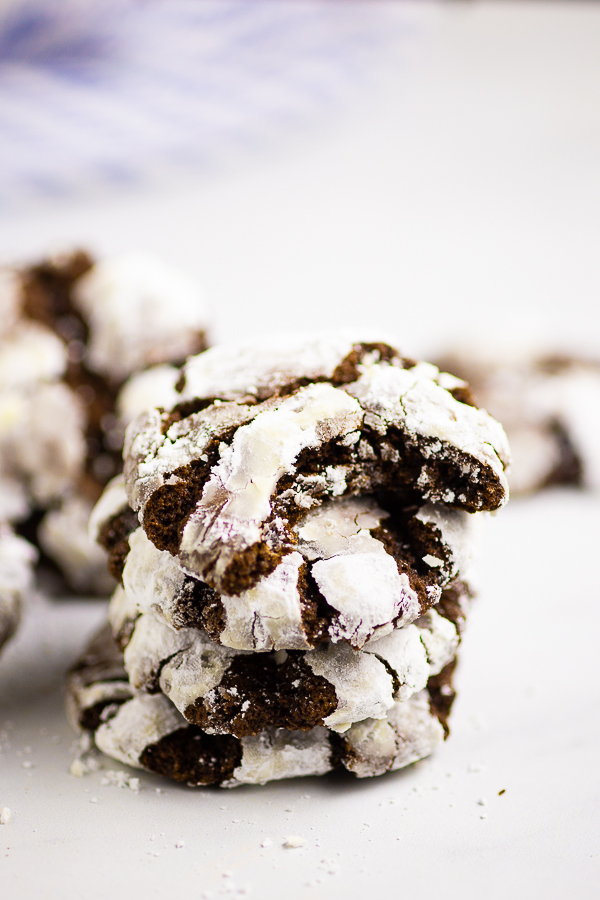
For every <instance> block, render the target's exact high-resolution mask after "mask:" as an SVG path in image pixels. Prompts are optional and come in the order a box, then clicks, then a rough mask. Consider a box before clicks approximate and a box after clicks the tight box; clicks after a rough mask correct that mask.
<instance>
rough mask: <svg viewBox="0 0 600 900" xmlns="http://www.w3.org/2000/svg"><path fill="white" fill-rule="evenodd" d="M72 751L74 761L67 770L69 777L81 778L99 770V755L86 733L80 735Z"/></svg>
mask: <svg viewBox="0 0 600 900" xmlns="http://www.w3.org/2000/svg"><path fill="white" fill-rule="evenodd" d="M72 749H73V752H74V753H75V759H74V760H73V762H72V763H71V767H70V769H69V771H70V773H71V775H74V776H75V778H83V776H84V775H89V773H90V772H97V771H98V769H99V768H100V761H99V759H98V756H99V754H98V751H97V750H96V748H95V746H94V745H93V743H92V740H91V738H90V736H89V734H87V732H86V733H85V734H82V736H81V737H80V738H79V740H78V741H77V743H76V744H75V746H74V747H73V748H72Z"/></svg>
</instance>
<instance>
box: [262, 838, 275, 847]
mask: <svg viewBox="0 0 600 900" xmlns="http://www.w3.org/2000/svg"><path fill="white" fill-rule="evenodd" d="M272 844H273V841H272V840H271V838H265V839H264V841H261V842H260V846H261V847H271V846H272Z"/></svg>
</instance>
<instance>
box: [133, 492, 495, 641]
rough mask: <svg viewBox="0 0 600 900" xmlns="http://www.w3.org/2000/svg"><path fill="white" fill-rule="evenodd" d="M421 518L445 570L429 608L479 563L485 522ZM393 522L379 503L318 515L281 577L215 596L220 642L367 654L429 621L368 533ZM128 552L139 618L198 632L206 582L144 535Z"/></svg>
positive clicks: (331, 508) (304, 523)
mask: <svg viewBox="0 0 600 900" xmlns="http://www.w3.org/2000/svg"><path fill="white" fill-rule="evenodd" d="M414 518H415V520H418V522H422V523H423V524H424V525H426V527H427V529H428V531H429V533H430V537H431V543H432V546H433V547H434V548H435V547H437V548H438V549H436V551H435V552H436V553H438V554H439V565H436V566H435V567H432V575H431V579H430V581H429V582H428V583H427V586H426V592H427V593H426V605H427V606H429V605H431V604H432V603H436V602H437V601H438V600H439V597H440V594H441V591H442V589H443V587H444V586H445V585H446V584H448V583H449V582H450V581H452V580H454V579H455V578H456V577H457V575H458V573H459V570H462V568H463V566H466V565H467V564H468V563H470V560H471V557H472V555H473V549H472V546H471V544H472V543H473V542H474V538H475V537H476V536H477V535H476V533H477V532H478V531H479V528H478V520H480V519H481V515H480V514H475V515H469V514H468V513H463V512H461V511H456V510H447V509H444V508H437V507H434V506H433V505H432V504H424V505H423V506H422V507H421V509H420V510H417V511H416V513H415V516H414ZM389 521H390V517H389V513H387V512H386V511H384V510H382V509H381V508H380V507H379V506H378V505H377V503H376V502H375V500H374V498H372V497H342V498H338V499H335V500H331V501H328V502H327V503H325V504H323V506H321V507H317V508H316V509H314V510H310V511H309V512H308V513H306V514H305V515H304V516H303V517H302V519H301V520H300V521H299V523H298V524H297V525H296V526H295V529H294V530H295V532H296V534H297V540H298V543H297V545H296V550H294V551H293V552H292V553H289V554H287V555H285V556H284V557H282V559H281V562H280V563H279V565H278V566H277V567H276V568H275V570H274V571H273V572H272V573H270V574H269V575H267V576H265V577H263V578H261V579H260V580H259V581H258V582H257V583H256V584H255V585H254V586H253V587H251V588H249V589H248V590H246V591H242V592H241V593H240V594H238V595H236V596H230V595H227V594H221V595H216V594H214V592H212V597H213V598H214V601H216V602H218V604H219V605H220V608H221V615H222V620H223V625H222V628H221V630H220V631H219V633H218V634H215V633H213V632H211V637H212V638H213V639H214V640H218V641H219V642H220V643H222V644H223V645H225V646H227V647H231V648H234V649H238V650H254V651H270V650H307V649H310V648H311V646H314V644H315V643H318V642H319V641H322V640H324V639H325V638H328V639H329V640H333V641H344V642H347V643H350V644H352V646H354V647H357V648H360V647H362V646H363V645H364V644H365V643H366V642H367V641H368V640H369V639H374V636H377V635H378V636H382V635H383V634H385V633H387V632H389V631H390V630H391V628H392V627H396V628H397V627H402V626H404V625H407V624H409V623H410V622H411V621H413V620H414V619H416V618H417V617H418V616H419V615H420V614H421V611H422V602H423V597H421V599H419V597H418V596H417V593H416V591H415V590H414V589H413V588H411V585H410V579H409V576H408V575H407V574H406V573H405V572H402V574H401V573H400V572H399V570H398V560H396V559H395V558H394V557H393V556H391V555H389V551H387V550H386V548H385V546H384V544H383V543H382V539H376V538H374V537H373V536H372V535H371V533H370V531H369V530H368V529H369V528H370V529H373V530H374V533H377V534H379V532H378V531H377V529H378V528H379V527H380V526H381V525H382V524H383V525H386V524H387V523H389ZM405 540H407V541H410V538H409V537H407V538H405ZM129 544H130V548H131V549H130V552H129V554H128V556H127V559H126V562H125V567H124V570H123V584H124V586H125V589H126V591H127V594H128V598H129V599H130V600H131V601H132V603H133V605H134V606H135V607H136V608H137V610H138V611H140V612H148V611H151V610H153V611H154V612H155V613H156V614H157V615H159V616H161V617H162V618H163V619H164V621H165V622H166V623H167V624H168V625H169V626H171V627H172V628H175V629H177V628H181V627H185V626H186V625H190V624H192V625H199V624H200V621H201V618H200V615H201V609H198V611H197V615H196V617H195V618H194V616H193V615H192V617H191V618H190V615H191V612H190V609H193V604H194V603H196V604H198V603H199V602H200V599H199V600H194V599H191V598H193V596H194V592H195V591H196V590H197V588H198V587H199V586H200V585H201V582H199V581H198V580H197V579H195V578H191V579H190V577H189V576H188V574H187V573H186V570H185V569H184V568H183V567H182V566H181V565H180V563H179V562H178V561H177V560H176V559H175V558H174V557H173V556H171V554H170V553H168V552H167V551H160V550H158V549H157V548H156V547H155V546H154V544H152V543H151V542H150V541H149V540H148V538H147V537H146V535H145V533H144V531H143V529H141V528H140V529H137V530H136V531H135V532H134V533H133V534H132V535H130V537H129ZM455 554H456V556H455ZM399 559H401V558H400V557H399ZM305 573H306V574H305ZM307 576H309V577H310V578H313V579H314V582H315V585H316V586H317V587H318V588H319V589H320V592H321V595H322V598H323V600H324V601H325V602H326V603H327V604H328V612H327V616H328V618H327V619H326V620H325V619H323V621H322V624H321V626H320V631H319V633H318V635H315V634H311V632H310V630H309V626H308V623H307V618H306V616H307V614H308V610H307V608H306V601H307V596H306V583H305V578H306V577H307ZM204 590H206V591H208V590H209V589H208V588H206V586H204ZM209 593H211V592H209ZM190 604H192V607H190Z"/></svg>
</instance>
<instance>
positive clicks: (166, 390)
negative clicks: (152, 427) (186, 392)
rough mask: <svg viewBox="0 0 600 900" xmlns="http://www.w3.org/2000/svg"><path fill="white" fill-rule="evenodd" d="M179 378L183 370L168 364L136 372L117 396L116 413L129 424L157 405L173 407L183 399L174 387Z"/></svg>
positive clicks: (124, 422)
mask: <svg viewBox="0 0 600 900" xmlns="http://www.w3.org/2000/svg"><path fill="white" fill-rule="evenodd" d="M180 378H181V371H180V369H178V368H177V367H176V366H170V365H167V364H166V363H164V364H163V365H160V366H152V367H151V368H149V369H146V370H145V371H144V372H136V373H135V374H134V375H132V376H131V377H130V378H128V380H127V381H126V382H125V384H124V385H123V387H122V388H121V390H120V391H119V394H118V396H117V413H118V415H119V418H120V419H121V421H122V422H123V424H124V425H129V423H130V422H132V421H133V420H134V419H137V417H138V416H139V415H141V414H142V413H144V412H146V411H148V410H150V409H153V408H154V407H158V406H161V407H163V408H164V409H170V408H171V407H173V406H175V404H176V403H178V402H179V400H180V395H179V394H178V393H177V391H176V390H175V385H176V384H177V382H178V381H179V379H180Z"/></svg>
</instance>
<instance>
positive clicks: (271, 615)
mask: <svg viewBox="0 0 600 900" xmlns="http://www.w3.org/2000/svg"><path fill="white" fill-rule="evenodd" d="M303 562H304V559H303V557H302V555H301V554H300V553H298V552H294V553H289V554H288V555H287V556H284V557H283V559H282V560H281V562H280V563H279V565H278V566H277V568H276V569H275V571H274V572H271V574H270V575H267V577H266V578H261V579H260V581H258V582H257V584H255V585H254V587H252V588H249V589H248V590H247V591H243V592H242V593H241V594H240V595H239V596H237V597H228V596H227V595H226V594H224V595H222V596H221V603H222V604H223V609H224V613H225V627H224V629H223V631H221V633H220V635H219V641H220V642H221V643H222V644H224V645H225V646H226V647H234V648H235V649H237V650H255V651H256V650H307V649H308V648H309V647H310V646H311V645H310V642H309V640H308V635H307V634H306V631H305V629H304V626H303V622H302V603H301V599H300V593H299V590H298V577H299V574H300V567H301V566H302V564H303Z"/></svg>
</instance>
